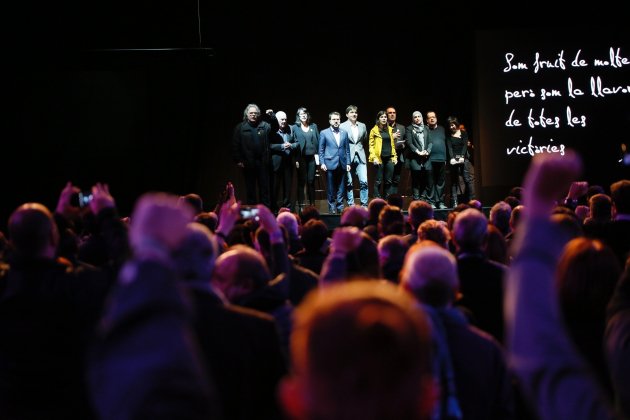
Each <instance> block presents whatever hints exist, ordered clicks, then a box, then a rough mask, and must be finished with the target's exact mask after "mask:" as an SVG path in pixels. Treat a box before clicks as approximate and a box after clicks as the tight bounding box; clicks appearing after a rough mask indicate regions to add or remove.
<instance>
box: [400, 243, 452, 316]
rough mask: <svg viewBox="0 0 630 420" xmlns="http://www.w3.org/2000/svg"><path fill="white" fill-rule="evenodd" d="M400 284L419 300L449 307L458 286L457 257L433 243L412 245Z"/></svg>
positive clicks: (439, 306) (435, 305)
mask: <svg viewBox="0 0 630 420" xmlns="http://www.w3.org/2000/svg"><path fill="white" fill-rule="evenodd" d="M400 279H401V282H400V285H401V287H402V288H403V289H405V290H407V291H408V292H410V293H411V294H412V295H413V296H414V297H415V298H416V299H417V300H418V302H420V303H423V304H425V305H429V306H433V307H436V308H444V307H449V306H451V305H452V304H453V302H454V301H455V298H456V296H457V292H458V290H459V277H458V274H457V261H456V259H455V257H454V256H453V254H451V253H450V252H449V251H448V250H446V249H444V248H442V247H439V246H437V245H435V244H430V243H427V242H425V243H421V244H415V245H413V246H412V247H411V248H410V249H409V252H408V254H407V258H405V264H404V266H403V269H402V272H401V275H400Z"/></svg>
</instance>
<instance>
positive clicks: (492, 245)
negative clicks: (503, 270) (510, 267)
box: [484, 224, 508, 264]
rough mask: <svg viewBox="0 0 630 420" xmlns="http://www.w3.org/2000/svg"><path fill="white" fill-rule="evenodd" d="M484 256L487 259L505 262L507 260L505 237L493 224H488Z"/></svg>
mask: <svg viewBox="0 0 630 420" xmlns="http://www.w3.org/2000/svg"><path fill="white" fill-rule="evenodd" d="M484 249H485V252H486V257H488V259H489V260H492V261H495V262H498V263H501V264H507V262H508V249H507V242H506V241H505V237H504V236H503V234H502V233H501V231H499V229H497V227H496V226H494V225H490V224H489V225H488V234H487V236H486V243H485V244H484Z"/></svg>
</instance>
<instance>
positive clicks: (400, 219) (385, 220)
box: [377, 205, 405, 238]
mask: <svg viewBox="0 0 630 420" xmlns="http://www.w3.org/2000/svg"><path fill="white" fill-rule="evenodd" d="M377 227H378V232H379V236H380V237H381V238H382V237H384V236H387V235H402V234H403V233H404V231H405V216H404V215H403V214H402V211H400V207H396V206H390V205H386V206H385V207H383V210H381V213H380V214H379V215H378V225H377Z"/></svg>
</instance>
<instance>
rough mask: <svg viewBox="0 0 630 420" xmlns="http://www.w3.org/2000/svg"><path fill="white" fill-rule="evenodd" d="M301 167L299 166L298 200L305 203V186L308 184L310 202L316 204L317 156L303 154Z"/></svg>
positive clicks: (299, 202) (300, 161)
mask: <svg viewBox="0 0 630 420" xmlns="http://www.w3.org/2000/svg"><path fill="white" fill-rule="evenodd" d="M299 163H300V167H299V168H297V201H298V204H300V205H302V204H304V187H305V186H306V196H307V197H308V204H310V205H312V206H313V205H315V157H314V156H313V155H310V156H302V158H301V159H300V160H299Z"/></svg>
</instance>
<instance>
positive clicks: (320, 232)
mask: <svg viewBox="0 0 630 420" xmlns="http://www.w3.org/2000/svg"><path fill="white" fill-rule="evenodd" d="M326 239H328V227H327V226H326V223H324V222H322V221H321V220H309V221H308V222H306V224H305V225H304V226H302V245H303V246H304V249H305V250H306V252H308V253H317V252H322V247H323V246H324V243H326Z"/></svg>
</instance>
